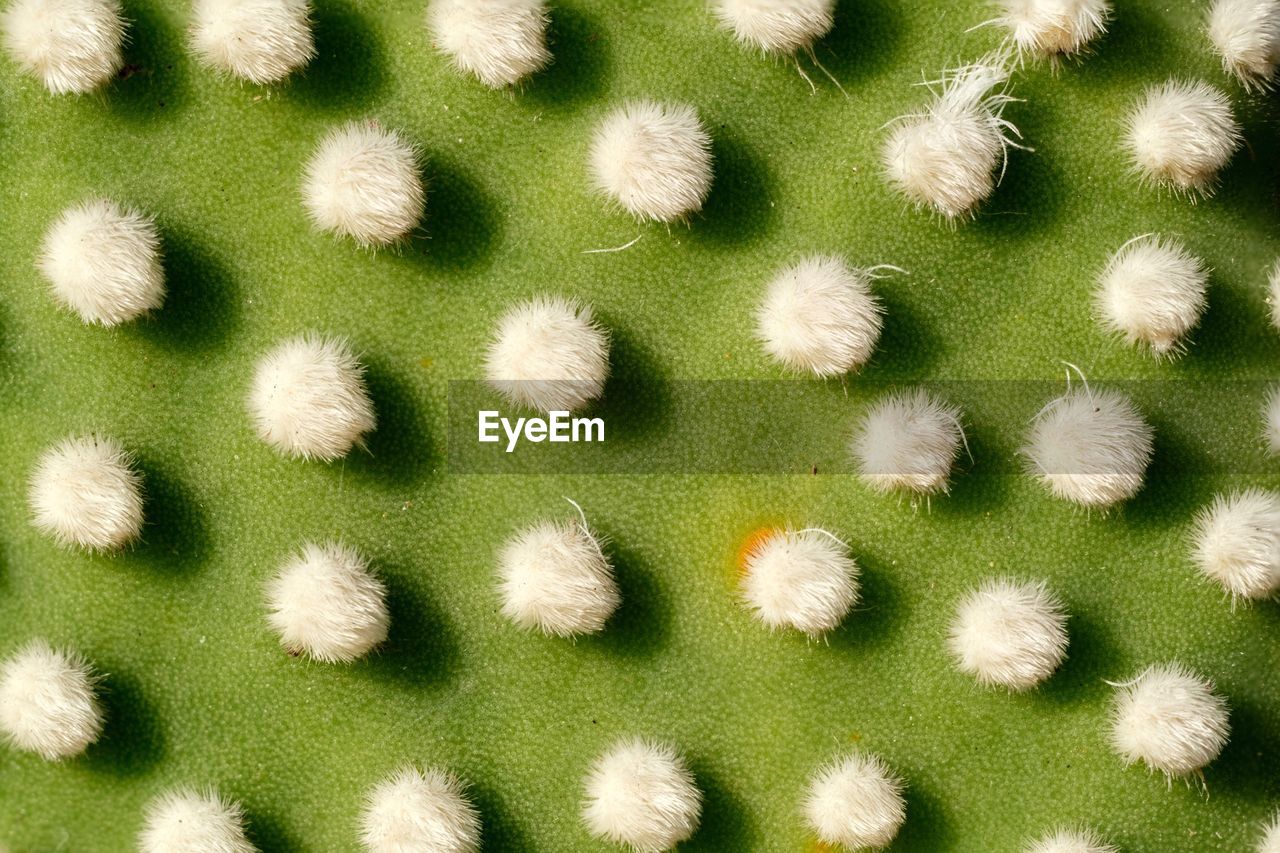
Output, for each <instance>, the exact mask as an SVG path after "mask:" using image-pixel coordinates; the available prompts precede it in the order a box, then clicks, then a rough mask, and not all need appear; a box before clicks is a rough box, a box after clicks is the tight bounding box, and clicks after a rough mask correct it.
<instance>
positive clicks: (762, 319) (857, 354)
mask: <svg viewBox="0 0 1280 853" xmlns="http://www.w3.org/2000/svg"><path fill="white" fill-rule="evenodd" d="M874 277H875V276H874V273H873V272H872V271H871V270H866V269H860V268H856V267H850V266H849V265H848V264H847V263H845V261H844V260H843V259H842V258H838V257H833V256H829V255H815V256H813V257H810V258H805V259H804V260H802V261H800V262H799V263H796V264H792V265H790V266H788V267H785V268H784V269H783V270H781V271H780V272H779V273H778V274H777V275H776V276H775V277H774V279H773V281H771V282H770V283H769V286H768V288H767V290H766V292H765V297H764V301H763V302H762V303H761V305H760V308H759V310H758V311H757V312H756V324H757V330H758V334H759V336H760V339H761V340H762V341H763V342H764V348H765V351H766V352H768V353H769V355H771V356H772V357H773V358H775V359H777V360H778V362H780V363H781V364H782V365H783V366H785V367H787V368H789V369H791V370H795V371H801V372H805V373H813V374H814V375H816V376H822V377H828V376H839V375H840V374H843V373H848V372H850V371H853V370H857V369H858V368H860V367H862V366H863V365H864V364H866V363H867V360H868V359H870V358H871V353H872V351H873V350H874V349H875V346H876V341H877V340H879V339H880V330H881V328H882V327H883V325H884V308H883V306H881V304H880V301H879V300H878V299H877V298H876V297H875V295H874V294H873V293H872V292H871V281H872V279H873V278H874Z"/></svg>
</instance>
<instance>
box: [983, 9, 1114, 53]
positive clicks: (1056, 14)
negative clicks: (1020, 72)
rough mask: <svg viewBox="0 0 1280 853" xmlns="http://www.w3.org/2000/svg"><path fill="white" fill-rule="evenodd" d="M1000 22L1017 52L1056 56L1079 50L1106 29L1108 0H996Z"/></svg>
mask: <svg viewBox="0 0 1280 853" xmlns="http://www.w3.org/2000/svg"><path fill="white" fill-rule="evenodd" d="M998 2H999V6H1000V17H999V18H998V19H997V20H998V21H999V23H1000V24H1001V25H1002V26H1004V27H1005V28H1006V29H1008V30H1009V34H1010V35H1011V36H1012V37H1013V43H1014V45H1015V46H1016V47H1017V49H1018V54H1019V55H1020V56H1021V55H1024V54H1030V55H1032V56H1047V57H1059V56H1069V55H1071V54H1074V53H1079V52H1080V51H1081V50H1083V49H1084V48H1085V47H1086V46H1087V45H1088V44H1089V42H1091V41H1093V40H1094V39H1096V38H1097V37H1098V36H1100V35H1102V34H1103V33H1104V32H1106V29H1107V19H1108V18H1110V16H1111V2H1110V0H998Z"/></svg>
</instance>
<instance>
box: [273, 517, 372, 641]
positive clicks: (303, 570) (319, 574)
mask: <svg viewBox="0 0 1280 853" xmlns="http://www.w3.org/2000/svg"><path fill="white" fill-rule="evenodd" d="M386 597H387V591H386V587H384V586H383V584H382V581H380V580H378V579H377V578H376V577H374V576H373V574H372V573H371V572H370V570H369V565H368V563H367V562H366V561H365V559H364V557H363V556H361V555H360V553H359V552H358V551H356V549H355V548H352V547H350V546H348V545H344V544H342V543H339V542H326V543H325V544H323V545H317V544H314V543H311V542H308V543H306V544H305V545H303V546H302V551H301V552H300V553H299V554H296V555H294V556H292V557H290V558H289V560H288V561H287V562H286V563H285V564H284V566H283V567H281V569H280V572H279V573H278V574H277V575H276V577H275V578H273V579H272V580H271V582H270V583H269V584H268V585H267V605H268V608H269V610H270V612H269V614H268V617H267V618H268V621H269V622H270V624H271V627H272V628H274V629H275V630H276V632H277V633H279V635H280V644H281V645H283V646H284V648H285V650H286V651H288V652H289V653H290V654H293V655H299V654H304V653H305V654H307V655H309V656H310V657H312V658H313V659H315V660H320V661H325V662H328V663H349V662H350V661H353V660H355V659H356V658H358V657H361V656H363V655H364V654H366V653H367V652H369V651H371V650H372V649H373V648H375V647H376V646H378V645H380V644H381V643H382V641H383V640H385V639H386V638H387V628H388V626H389V625H390V622H391V616H390V615H389V614H388V613H387V602H386Z"/></svg>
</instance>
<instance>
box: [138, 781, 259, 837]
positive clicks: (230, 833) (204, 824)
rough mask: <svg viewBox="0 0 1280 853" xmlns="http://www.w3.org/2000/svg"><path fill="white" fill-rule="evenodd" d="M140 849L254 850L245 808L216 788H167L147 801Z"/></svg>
mask: <svg viewBox="0 0 1280 853" xmlns="http://www.w3.org/2000/svg"><path fill="white" fill-rule="evenodd" d="M138 846H139V847H140V848H141V849H142V853H254V851H255V850H256V849H257V848H255V847H254V846H253V845H252V844H250V843H249V839H248V838H246V837H245V821H244V809H243V808H242V807H241V806H240V803H238V802H236V801H235V800H232V799H228V798H226V797H223V796H222V795H220V794H218V793H217V792H215V791H207V792H204V793H200V792H197V791H194V790H192V789H190V788H178V789H176V790H173V791H166V792H165V793H163V794H161V795H160V796H159V797H157V798H156V799H154V800H152V801H151V802H150V803H149V804H148V805H147V810H146V818H145V824H144V826H143V828H142V834H141V835H140V836H139V838H138Z"/></svg>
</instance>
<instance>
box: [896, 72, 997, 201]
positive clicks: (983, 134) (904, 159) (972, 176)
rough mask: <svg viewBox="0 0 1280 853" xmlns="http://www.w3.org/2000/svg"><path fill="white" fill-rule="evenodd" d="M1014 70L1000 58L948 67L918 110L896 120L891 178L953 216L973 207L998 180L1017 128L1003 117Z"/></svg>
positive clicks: (913, 195)
mask: <svg viewBox="0 0 1280 853" xmlns="http://www.w3.org/2000/svg"><path fill="white" fill-rule="evenodd" d="M1008 81H1009V72H1008V70H1007V69H1006V68H1005V67H1004V66H1003V65H1002V64H1000V63H999V61H998V60H997V59H995V58H990V59H988V60H985V61H983V62H980V63H977V64H975V65H969V66H965V67H963V68H958V69H955V70H953V71H949V72H947V73H946V74H945V75H944V76H943V79H942V80H941V81H939V82H940V83H941V86H942V91H941V93H940V94H939V95H938V96H937V97H936V98H935V99H934V100H933V102H932V103H931V104H930V105H929V106H928V108H927V109H926V110H925V111H924V112H922V113H919V114H916V115H910V116H903V117H901V118H900V119H898V120H897V121H896V122H895V126H894V129H893V131H892V132H891V133H890V134H889V138H888V140H887V141H886V143H885V147H884V151H883V152H882V160H883V163H884V169H885V174H886V176H887V177H888V179H889V183H890V184H891V185H892V186H893V187H894V188H895V189H897V190H898V192H900V193H902V195H903V196H904V197H905V198H906V199H907V200H908V201H910V202H911V203H912V204H914V205H915V206H917V207H928V208H931V209H933V210H934V211H936V212H937V213H939V214H941V215H942V216H943V217H945V218H946V219H950V220H955V219H959V218H961V217H965V216H971V215H973V214H974V212H975V210H976V209H977V207H978V205H979V204H980V203H982V202H983V201H984V200H986V198H987V197H988V196H990V195H991V193H992V192H993V191H994V190H995V187H996V180H997V178H996V174H997V170H998V169H1000V167H1001V163H1002V162H1003V160H1004V157H1005V154H1006V151H1007V149H1008V146H1009V145H1011V144H1013V143H1012V142H1011V141H1010V138H1009V136H1008V134H1013V135H1014V136H1016V135H1017V129H1016V128H1015V127H1014V126H1013V125H1012V124H1010V123H1009V122H1008V121H1007V120H1005V119H1004V118H1002V113H1003V111H1004V106H1005V104H1006V103H1008V102H1009V101H1010V100H1012V99H1011V98H1010V96H1009V95H1008V94H1007V92H1006V91H1005V90H1006V87H1007V84H1008Z"/></svg>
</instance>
